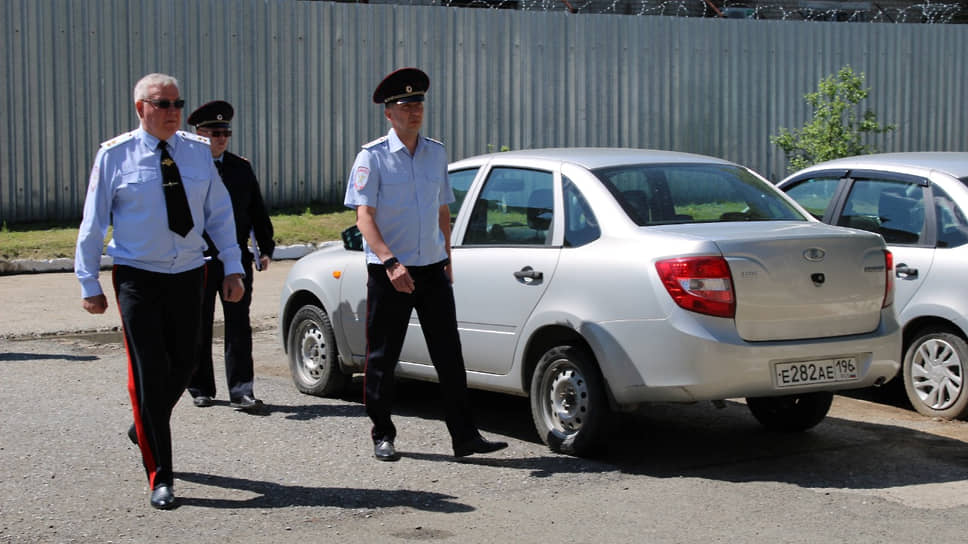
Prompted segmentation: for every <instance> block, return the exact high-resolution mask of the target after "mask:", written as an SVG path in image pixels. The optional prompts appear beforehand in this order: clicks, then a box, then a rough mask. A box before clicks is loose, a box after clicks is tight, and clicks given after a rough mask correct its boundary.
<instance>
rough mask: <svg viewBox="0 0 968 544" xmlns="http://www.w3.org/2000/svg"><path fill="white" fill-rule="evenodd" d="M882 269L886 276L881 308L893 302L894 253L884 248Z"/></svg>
mask: <svg viewBox="0 0 968 544" xmlns="http://www.w3.org/2000/svg"><path fill="white" fill-rule="evenodd" d="M884 270H885V272H884V273H885V274H887V276H886V277H885V278H884V280H885V281H884V302H883V303H881V308H887V307H888V306H890V305H891V304H894V254H893V253H891V252H890V251H889V250H886V249H885V250H884Z"/></svg>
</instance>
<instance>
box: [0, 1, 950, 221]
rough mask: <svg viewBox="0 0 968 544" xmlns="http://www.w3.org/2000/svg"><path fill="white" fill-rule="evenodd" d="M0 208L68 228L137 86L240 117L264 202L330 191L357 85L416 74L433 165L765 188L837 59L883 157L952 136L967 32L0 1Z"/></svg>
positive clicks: (351, 135)
mask: <svg viewBox="0 0 968 544" xmlns="http://www.w3.org/2000/svg"><path fill="white" fill-rule="evenodd" d="M0 17H2V22H0V31H2V33H0V62H2V63H3V73H4V75H5V76H6V77H5V81H4V82H2V83H0V131H2V132H0V220H4V221H7V222H9V223H14V222H25V221H40V220H55V219H74V218H79V217H80V213H81V209H82V206H83V198H84V193H85V187H86V183H87V175H88V172H89V169H90V166H91V161H92V160H93V158H94V153H95V151H96V149H97V146H98V143H99V142H101V141H103V140H107V139H109V138H111V137H112V136H114V135H116V134H118V133H120V132H124V131H127V130H130V129H131V128H134V127H135V126H137V118H136V116H135V114H134V108H133V107H132V96H131V93H132V88H133V86H134V83H135V82H136V81H137V80H138V79H139V78H140V77H141V76H142V75H144V74H146V73H149V72H156V71H157V72H165V73H169V74H171V75H174V76H175V77H177V78H179V80H180V82H181V86H182V89H181V90H182V96H183V97H185V98H186V99H187V100H188V106H187V109H186V112H185V116H186V117H187V114H188V113H189V112H190V111H191V109H193V108H195V107H197V106H198V105H200V104H202V103H204V102H206V101H208V100H212V99H217V98H221V99H226V100H229V101H230V102H232V103H233V104H234V105H235V107H236V119H235V122H234V123H233V129H234V131H235V136H233V138H232V140H233V141H232V143H231V149H233V150H235V151H236V152H239V153H241V154H243V155H245V156H248V157H249V158H250V159H251V160H252V162H253V164H254V165H255V168H256V172H257V174H258V175H259V178H260V180H261V182H262V185H263V192H264V194H265V196H266V199H267V200H268V202H269V203H270V205H272V206H273V207H280V206H287V205H294V204H297V205H299V204H305V203H308V202H310V201H328V202H334V203H338V202H341V201H342V195H343V190H344V185H345V178H346V176H347V171H348V168H349V166H350V165H351V163H352V160H353V158H354V156H355V153H356V151H357V150H358V149H359V146H360V144H362V143H364V142H366V141H368V140H370V139H372V138H375V137H377V136H380V135H382V134H383V133H384V132H385V131H386V128H387V127H386V124H385V121H384V120H383V118H382V110H381V108H380V107H379V106H376V105H373V104H372V103H370V94H371V92H372V89H373V87H374V86H375V85H376V83H377V82H378V81H379V80H380V78H381V77H382V76H383V75H384V74H386V73H388V72H389V71H391V70H392V69H394V68H397V67H401V66H419V67H421V68H423V69H424V70H425V71H427V72H428V73H429V74H430V77H431V90H430V95H429V101H428V102H427V110H426V111H427V113H426V125H425V129H424V133H425V134H426V135H428V136H432V137H436V138H439V139H442V140H443V141H444V142H445V143H446V144H447V146H448V149H449V153H450V157H451V159H459V158H463V157H467V156H470V155H475V154H479V153H483V152H487V151H489V150H497V149H499V148H500V147H501V146H508V147H510V148H513V149H522V148H533V147H545V146H563V145H569V146H570V145H581V146H630V147H649V148H662V149H674V150H680V151H691V152H696V153H704V154H710V155H716V156H721V157H724V158H727V159H730V160H734V161H737V162H740V163H744V164H747V165H749V166H751V167H753V168H755V169H757V170H759V171H761V172H762V173H764V174H765V175H767V176H768V177H772V178H773V179H777V178H779V177H782V175H783V174H784V171H785V158H784V156H783V153H782V152H781V151H780V150H779V149H778V148H776V147H775V146H773V145H772V144H770V142H769V136H770V135H771V134H775V133H776V132H777V130H778V128H779V127H784V126H785V127H790V128H793V127H799V126H801V125H802V124H803V123H804V122H805V121H807V120H808V119H809V117H810V111H809V110H808V108H807V106H806V105H805V103H804V101H803V95H804V94H805V93H807V92H811V91H813V90H815V89H816V85H817V82H818V80H819V79H820V78H821V77H824V76H826V75H828V74H831V73H834V72H836V71H837V70H838V69H839V68H840V67H841V66H843V65H846V64H850V65H851V66H852V67H853V68H854V69H855V70H856V71H860V72H864V73H865V74H866V76H867V84H868V86H869V87H871V88H872V90H873V92H872V98H871V99H869V100H868V101H867V103H866V104H865V105H866V106H868V107H870V108H872V109H874V110H875V112H876V113H877V114H878V117H879V119H880V120H882V121H884V122H892V123H896V124H897V125H898V130H897V131H896V133H894V134H893V135H890V136H887V137H884V138H882V139H881V140H880V141H877V142H874V143H876V144H877V145H878V146H879V147H880V148H881V149H883V150H886V151H909V150H964V149H966V148H968V108H966V107H965V102H966V97H968V63H966V62H965V52H966V51H968V26H965V25H910V24H908V25H890V24H851V23H817V22H784V21H752V20H719V19H688V18H671V17H635V16H621V15H570V14H566V13H560V12H559V13H536V12H519V11H510V10H479V9H460V8H445V7H423V6H387V5H364V4H337V3H326V2H300V1H293V0H172V1H167V2H157V1H154V0H84V1H81V0H4V1H2V2H0Z"/></svg>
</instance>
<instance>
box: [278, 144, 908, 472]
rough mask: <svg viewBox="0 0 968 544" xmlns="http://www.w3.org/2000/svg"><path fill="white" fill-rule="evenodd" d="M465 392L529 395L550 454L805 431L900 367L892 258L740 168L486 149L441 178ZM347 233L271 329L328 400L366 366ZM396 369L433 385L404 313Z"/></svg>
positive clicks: (360, 271)
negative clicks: (727, 432) (726, 421)
mask: <svg viewBox="0 0 968 544" xmlns="http://www.w3.org/2000/svg"><path fill="white" fill-rule="evenodd" d="M449 180H450V183H451V185H452V187H453V190H454V193H455V195H456V196H457V202H456V203H455V204H454V206H453V208H452V215H453V219H454V224H453V234H452V244H453V255H452V261H453V267H454V292H455V298H456V301H457V318H458V325H459V327H460V334H461V342H462V344H463V350H464V357H465V362H466V365H467V381H468V384H469V385H470V386H471V387H474V388H480V389H486V390H491V391H498V392H504V393H509V394H513V395H523V396H527V397H529V398H530V403H531V409H532V416H533V420H534V425H535V428H536V429H537V431H538V434H539V436H540V437H541V439H542V440H544V441H545V443H547V444H548V445H549V446H550V447H551V449H553V450H555V451H560V452H566V453H572V454H576V455H582V454H587V453H589V452H590V451H591V450H593V449H595V447H596V445H598V444H600V443H601V442H602V436H603V433H604V432H605V431H606V429H607V428H608V424H609V422H610V421H611V420H612V419H613V418H610V417H609V413H610V412H611V411H624V410H630V409H633V408H636V407H638V406H640V405H644V404H647V403H654V402H682V403H692V402H696V401H722V400H724V399H729V398H737V397H740V398H742V397H745V398H746V403H747V405H748V407H749V409H750V411H751V412H752V414H753V416H755V418H756V419H757V420H758V421H760V422H761V423H762V424H763V425H765V426H766V427H767V428H771V429H778V430H803V429H808V428H810V427H812V426H814V425H816V424H817V423H819V422H820V421H821V420H822V419H823V418H824V417H825V416H826V414H827V411H828V409H829V407H830V403H831V399H832V395H833V393H832V392H833V391H837V390H840V389H848V388H860V387H867V386H871V385H877V384H880V383H883V382H884V381H885V380H888V379H890V378H891V377H892V376H893V375H894V374H895V373H896V371H897V369H898V362H897V355H898V353H899V352H900V330H899V327H898V324H897V321H896V320H895V316H894V309H893V307H892V301H893V296H894V287H893V278H894V270H893V263H892V257H891V253H890V252H889V251H887V249H886V247H885V245H884V241H883V240H882V239H881V237H880V236H878V235H876V234H872V233H869V232H865V231H861V230H851V229H844V228H840V227H835V226H829V225H825V224H823V223H821V222H819V221H817V220H816V219H814V218H813V217H811V216H810V215H809V214H808V213H806V212H805V211H804V210H803V209H802V208H800V207H799V206H798V205H797V204H796V203H794V202H793V201H792V200H790V199H789V198H788V197H786V196H785V195H783V194H782V193H781V192H780V191H778V190H776V189H775V188H774V187H773V186H772V185H771V184H770V183H769V182H767V181H766V180H764V179H763V178H761V177H760V176H758V175H757V174H755V173H754V172H752V171H750V170H749V169H747V168H744V167H742V166H739V165H737V164H733V163H730V162H727V161H724V160H720V159H715V158H711V157H705V156H700V155H692V154H684V153H674V152H665V151H646V150H636V149H538V150H531V151H516V152H505V153H496V154H490V155H483V156H479V157H473V158H469V159H465V160H461V161H457V162H455V163H453V164H451V165H450V167H449ZM365 297H366V268H365V266H364V257H363V254H362V252H361V251H360V242H359V234H358V232H355V229H354V228H350V229H348V231H347V232H345V233H344V244H343V245H338V244H337V245H332V246H330V247H324V248H322V249H320V250H318V251H316V252H315V253H312V254H310V255H307V256H306V257H303V258H302V259H301V260H300V261H299V262H297V263H296V264H295V265H294V266H293V268H292V270H291V272H290V273H289V277H288V279H287V281H286V284H285V287H284V289H283V292H282V298H281V307H280V312H279V319H280V332H281V337H282V339H283V341H284V345H285V349H286V351H287V354H288V358H289V363H290V368H291V371H292V376H293V380H294V382H295V384H296V387H297V388H298V389H299V390H300V391H302V392H305V393H310V394H317V395H326V394H333V393H336V392H337V391H338V390H339V389H340V388H341V387H342V386H343V385H344V383H345V381H346V379H347V376H349V375H351V374H352V373H354V372H359V371H362V369H363V366H364V363H365V355H366V335H365V318H366V315H365V313H366V300H365ZM397 375H398V376H401V377H407V378H415V379H420V380H434V379H435V374H434V369H433V367H432V366H431V364H430V358H429V356H428V353H427V347H426V344H425V342H424V339H423V335H422V334H421V331H420V322H419V321H418V320H417V318H416V316H413V317H411V321H410V329H409V331H408V333H407V338H406V343H405V345H404V348H403V352H402V354H401V360H400V362H399V366H398V371H397Z"/></svg>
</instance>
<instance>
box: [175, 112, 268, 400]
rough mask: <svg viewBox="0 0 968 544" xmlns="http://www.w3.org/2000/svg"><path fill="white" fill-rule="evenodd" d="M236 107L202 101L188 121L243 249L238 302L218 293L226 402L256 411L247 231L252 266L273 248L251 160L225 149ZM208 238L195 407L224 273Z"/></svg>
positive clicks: (206, 372) (205, 379)
mask: <svg viewBox="0 0 968 544" xmlns="http://www.w3.org/2000/svg"><path fill="white" fill-rule="evenodd" d="M234 113H235V111H234V109H233V108H232V105H231V104H229V103H228V102H226V101H224V100H215V101H212V102H209V103H207V104H204V105H202V106H201V107H199V108H198V109H196V110H195V111H193V112H192V114H191V115H189V116H188V124H189V125H192V126H194V127H195V132H196V133H198V134H200V135H202V136H205V137H206V138H208V139H209V141H210V142H211V149H212V158H213V159H214V161H215V166H216V167H217V168H218V171H219V173H220V174H221V176H222V181H223V182H224V183H225V187H226V188H227V189H228V191H229V195H231V197H232V209H233V210H234V215H235V232H236V240H237V241H238V244H239V248H241V250H242V266H243V268H244V270H245V277H244V279H243V281H244V283H245V295H243V297H242V300H240V301H238V302H229V301H226V300H225V298H222V314H223V315H224V316H225V349H224V353H225V377H226V378H227V380H228V386H229V402H230V405H231V406H232V407H233V408H235V409H237V410H240V411H244V412H250V413H257V412H259V411H261V409H262V407H263V405H262V401H261V400H259V399H257V398H256V397H255V395H254V393H253V390H252V382H253V377H254V372H253V369H252V366H253V364H252V326H251V323H250V321H249V306H250V305H251V304H252V279H253V278H252V264H253V261H254V260H256V258H255V257H254V256H253V255H252V253H251V252H250V251H249V235H250V233H251V234H252V237H253V238H254V239H253V244H254V247H256V248H257V253H258V254H259V257H258V259H257V260H258V262H257V263H256V268H257V269H258V270H259V271H262V270H266V269H267V268H268V267H269V263H270V261H271V258H272V251H273V250H274V249H275V242H274V241H273V239H272V234H273V229H272V222H271V221H270V219H269V214H268V212H267V211H266V207H265V204H264V203H263V200H262V192H261V191H260V190H259V180H257V179H256V177H255V172H253V171H252V165H251V164H250V163H249V161H248V160H247V159H244V158H242V157H240V156H238V155H236V154H234V153H231V152H229V151H227V150H226V148H227V147H228V145H229V138H230V137H231V136H232V127H231V121H232V117H233V115H234ZM206 241H207V242H208V243H209V247H208V250H206V251H205V256H206V257H207V258H208V259H209V261H208V270H207V274H206V282H205V300H204V305H203V311H202V334H201V343H200V345H199V356H198V367H197V368H196V369H195V375H194V376H193V377H192V381H191V383H190V384H189V385H188V391H189V393H191V395H192V398H193V401H194V403H195V406H198V407H200V408H203V407H206V406H211V405H212V399H213V398H214V397H215V373H214V371H213V367H212V322H213V320H214V319H215V297H216V296H217V295H218V293H219V278H220V277H221V276H222V274H223V270H222V264H221V262H219V261H218V260H217V259H213V258H212V257H214V256H215V255H217V254H218V247H217V245H215V244H214V243H213V242H212V241H211V240H210V238H209V237H208V233H206Z"/></svg>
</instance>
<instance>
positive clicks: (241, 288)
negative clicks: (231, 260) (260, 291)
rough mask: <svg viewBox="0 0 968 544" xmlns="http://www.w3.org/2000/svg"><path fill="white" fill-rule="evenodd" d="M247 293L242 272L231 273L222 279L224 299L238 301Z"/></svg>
mask: <svg viewBox="0 0 968 544" xmlns="http://www.w3.org/2000/svg"><path fill="white" fill-rule="evenodd" d="M244 294H245V285H243V284H242V274H229V275H228V276H225V279H224V280H222V300H224V301H226V302H238V301H240V300H242V295H244Z"/></svg>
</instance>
